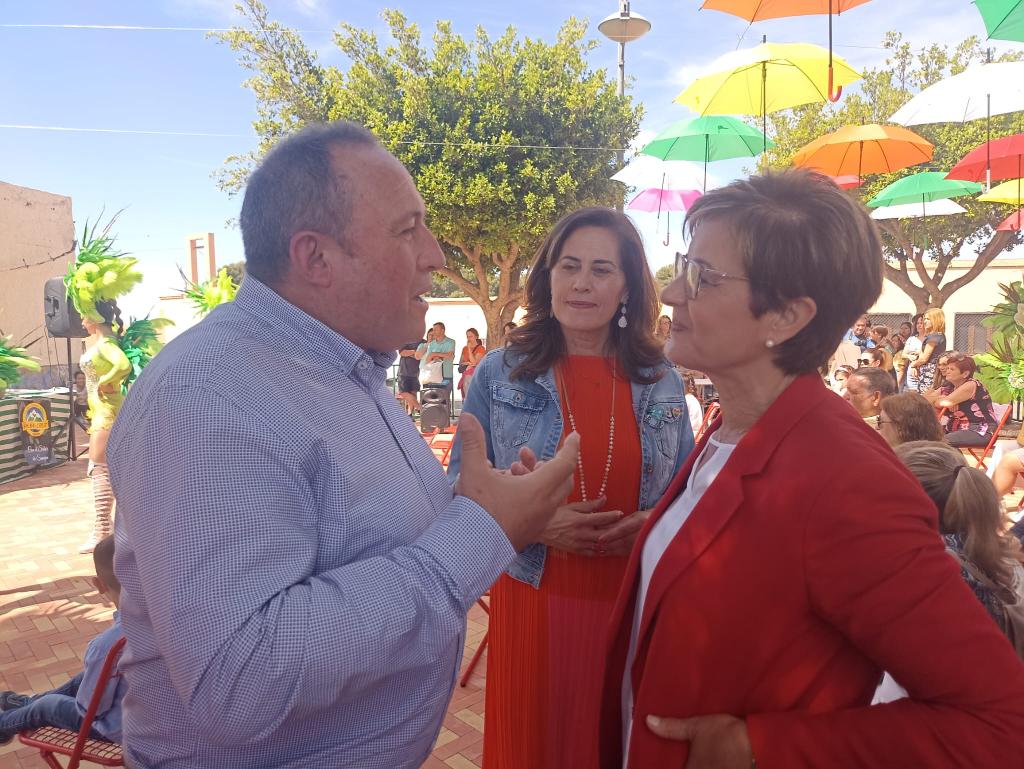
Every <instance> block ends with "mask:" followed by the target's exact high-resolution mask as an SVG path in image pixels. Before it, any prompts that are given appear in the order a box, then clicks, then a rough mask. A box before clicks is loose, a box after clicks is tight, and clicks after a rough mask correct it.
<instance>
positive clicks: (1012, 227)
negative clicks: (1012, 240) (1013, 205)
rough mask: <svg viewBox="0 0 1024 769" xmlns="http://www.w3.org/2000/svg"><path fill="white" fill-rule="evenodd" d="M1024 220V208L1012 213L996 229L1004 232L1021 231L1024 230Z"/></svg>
mask: <svg viewBox="0 0 1024 769" xmlns="http://www.w3.org/2000/svg"><path fill="white" fill-rule="evenodd" d="M1022 220H1024V208H1022V209H1021V210H1020V211H1017V212H1016V213H1014V214H1010V215H1009V216H1008V217H1006V219H1005V220H1004V221H1003V223H1002V224H1000V225H999V226H998V227H996V229H997V230H1002V231H1003V232H1020V231H1021V230H1024V226H1022V224H1021V222H1022Z"/></svg>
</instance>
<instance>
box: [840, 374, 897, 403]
mask: <svg viewBox="0 0 1024 769" xmlns="http://www.w3.org/2000/svg"><path fill="white" fill-rule="evenodd" d="M853 377H859V378H861V379H863V380H864V383H865V384H866V385H867V386H868V388H869V389H870V390H871V392H880V393H881V394H882V397H883V398H885V397H887V396H889V395H893V394H895V392H896V380H894V379H893V378H892V374H891V373H890V372H888V371H886V370H885V369H880V368H874V367H866V368H855V369H854V370H853V372H852V373H851V374H850V375H849V376H847V377H846V381H847V383H849V381H850V380H851V379H853Z"/></svg>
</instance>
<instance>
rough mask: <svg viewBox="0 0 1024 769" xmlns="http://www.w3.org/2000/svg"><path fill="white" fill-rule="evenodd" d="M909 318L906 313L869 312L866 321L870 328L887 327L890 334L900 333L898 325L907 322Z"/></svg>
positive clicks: (908, 314)
mask: <svg viewBox="0 0 1024 769" xmlns="http://www.w3.org/2000/svg"><path fill="white" fill-rule="evenodd" d="M910 318H911V315H910V313H908V312H869V313H868V320H870V321H871V325H872V326H887V327H888V329H889V333H890V334H898V333H899V332H900V323H904V322H909V321H910Z"/></svg>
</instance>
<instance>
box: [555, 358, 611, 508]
mask: <svg viewBox="0 0 1024 769" xmlns="http://www.w3.org/2000/svg"><path fill="white" fill-rule="evenodd" d="M563 365H566V364H559V369H558V384H559V389H560V391H561V392H560V393H559V395H561V397H562V400H563V401H564V402H565V410H566V412H567V413H568V415H569V426H570V427H572V431H573V432H574V433H579V430H577V429H576V417H575V416H573V413H572V404H571V403H569V387H568V385H567V384H566V382H565V376H564V375H563V374H562V366H563ZM566 367H567V366H566ZM617 369H618V361H615V362H613V363H612V407H611V412H610V418H609V420H608V456H607V458H606V459H605V462H604V478H602V479H601V489H600V490H599V491H598V492H597V497H596V498H597V499H600V498H601V497H603V496H604V493H605V491H606V490H607V489H608V476H609V475H610V474H611V470H612V449H613V448H614V447H615V380H616V379H617V376H616V374H617ZM576 469H577V470H578V471H579V474H580V497H581V500H582V501H583V502H586V501H588V498H587V481H586V478H585V477H584V475H583V452H582V451H580V452H579V453H577V455H576Z"/></svg>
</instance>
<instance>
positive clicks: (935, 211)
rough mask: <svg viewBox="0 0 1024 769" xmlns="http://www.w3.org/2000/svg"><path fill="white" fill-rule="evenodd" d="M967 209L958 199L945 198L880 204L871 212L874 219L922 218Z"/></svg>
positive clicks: (945, 214) (960, 211) (963, 211)
mask: <svg viewBox="0 0 1024 769" xmlns="http://www.w3.org/2000/svg"><path fill="white" fill-rule="evenodd" d="M966 212H967V209H966V208H964V207H963V206H961V205H960V204H959V203H957V202H956V201H953V200H950V199H949V198H945V199H943V200H933V201H931V202H930V203H904V204H902V205H899V206H880V207H879V208H876V209H875V210H874V211H872V212H871V218H872V219H920V218H921V217H922V216H949V215H950V214H963V213H966Z"/></svg>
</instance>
